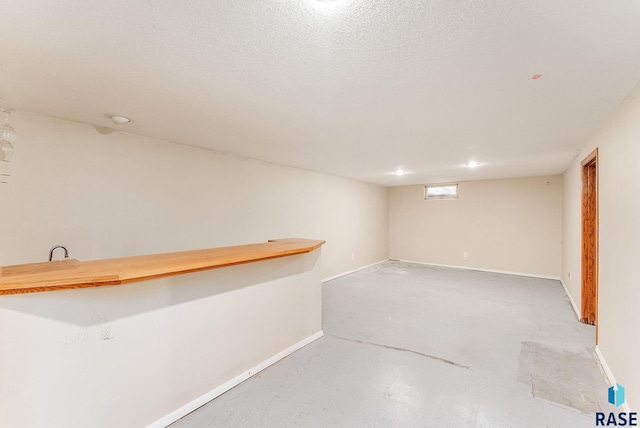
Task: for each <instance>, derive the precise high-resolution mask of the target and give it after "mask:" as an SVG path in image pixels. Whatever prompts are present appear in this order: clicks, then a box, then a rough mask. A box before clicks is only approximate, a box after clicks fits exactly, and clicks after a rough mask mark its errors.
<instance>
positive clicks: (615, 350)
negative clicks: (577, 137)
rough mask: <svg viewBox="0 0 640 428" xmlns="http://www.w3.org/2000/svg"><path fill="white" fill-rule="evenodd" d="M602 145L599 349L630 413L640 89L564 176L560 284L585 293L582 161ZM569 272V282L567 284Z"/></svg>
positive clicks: (637, 285)
mask: <svg viewBox="0 0 640 428" xmlns="http://www.w3.org/2000/svg"><path fill="white" fill-rule="evenodd" d="M596 147H598V159H599V171H598V172H599V216H600V218H599V240H600V242H599V263H598V267H599V278H598V282H599V283H598V333H599V344H598V346H599V348H600V351H601V352H602V354H603V356H604V358H605V360H606V362H607V364H608V365H609V367H610V368H611V370H612V372H613V375H614V376H615V377H616V381H617V382H618V383H620V384H621V385H623V386H624V387H625V388H626V397H627V401H628V402H629V403H630V405H631V407H632V408H635V406H637V404H638V403H639V402H640V398H639V397H640V364H638V357H639V355H640V347H639V346H638V340H637V337H638V329H640V263H639V261H640V172H639V169H638V160H640V86H638V87H636V88H635V90H634V91H633V92H632V93H631V94H630V95H629V96H628V97H627V99H626V100H625V101H624V102H623V103H622V105H621V106H620V108H619V109H618V110H617V111H616V112H615V113H614V114H613V115H612V117H611V118H610V120H609V122H608V123H607V125H606V126H604V127H603V128H602V129H601V130H600V131H599V132H598V133H597V134H596V135H595V136H594V137H593V138H592V139H591V140H590V141H589V142H588V143H587V144H586V145H585V147H584V149H583V150H582V152H581V153H580V154H579V155H578V156H577V158H576V159H575V160H574V162H573V163H572V164H571V166H570V167H569V168H568V169H567V171H566V172H565V173H564V210H563V211H564V219H563V223H564V237H563V238H564V254H563V267H562V278H563V280H564V282H565V284H566V286H567V289H568V290H569V292H570V294H571V296H572V298H573V300H574V301H575V302H576V304H577V305H578V306H579V305H580V293H581V283H580V275H581V261H580V257H581V220H580V219H581V166H580V163H581V161H582V160H583V159H584V158H585V157H586V156H587V155H588V154H589V153H591V151H592V150H593V149H594V148H596ZM569 273H571V278H569Z"/></svg>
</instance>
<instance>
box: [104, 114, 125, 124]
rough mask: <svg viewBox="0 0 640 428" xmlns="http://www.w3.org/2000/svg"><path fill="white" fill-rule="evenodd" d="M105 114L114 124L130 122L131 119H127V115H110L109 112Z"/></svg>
mask: <svg viewBox="0 0 640 428" xmlns="http://www.w3.org/2000/svg"><path fill="white" fill-rule="evenodd" d="M105 116H107V117H108V118H109V119H111V121H112V122H113V123H115V124H116V125H122V124H125V123H129V122H131V119H129V118H128V117H124V116H113V115H110V114H107V115H105Z"/></svg>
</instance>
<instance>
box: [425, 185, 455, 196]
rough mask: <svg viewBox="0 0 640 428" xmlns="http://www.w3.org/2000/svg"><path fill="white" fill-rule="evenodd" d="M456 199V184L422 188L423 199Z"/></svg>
mask: <svg viewBox="0 0 640 428" xmlns="http://www.w3.org/2000/svg"><path fill="white" fill-rule="evenodd" d="M457 197H458V185H457V184H440V185H437V186H424V198H425V199H456V198H457Z"/></svg>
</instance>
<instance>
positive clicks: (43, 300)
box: [0, 250, 322, 428]
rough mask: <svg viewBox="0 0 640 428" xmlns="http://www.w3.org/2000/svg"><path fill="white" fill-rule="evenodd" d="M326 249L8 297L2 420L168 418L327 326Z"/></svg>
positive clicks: (1, 339) (20, 423) (76, 423)
mask: <svg viewBox="0 0 640 428" xmlns="http://www.w3.org/2000/svg"><path fill="white" fill-rule="evenodd" d="M320 255H321V250H316V251H314V252H312V253H309V254H304V255H297V256H291V257H284V258H279V259H274V260H267V261H262V262H257V263H250V264H245V265H240V266H233V267H228V268H222V269H214V270H210V271H204V272H197V273H191V274H186V275H179V276H173V277H168V278H162V279H156V280H150V281H143V282H139V283H134V284H127V285H121V286H115V287H101V288H86V289H78V290H64V291H53V292H48V293H36V294H22V295H11V296H1V297H2V298H0V349H1V350H2V352H0V379H2V381H1V382H0V403H1V404H0V426H2V427H13V428H21V427H25V428H30V427H52V428H53V427H61V428H62V427H95V428H99V427H105V428H106V427H144V426H147V425H149V424H151V423H154V422H155V421H158V420H161V419H162V418H164V417H165V416H167V415H170V414H171V413H172V412H174V411H176V410H178V409H180V408H181V407H182V406H185V405H187V404H188V403H190V402H192V401H193V400H196V399H198V398H199V397H201V396H203V395H205V394H207V393H209V392H211V391H213V390H215V389H216V388H217V387H219V386H220V385H223V384H225V383H226V382H229V381H230V380H232V379H234V378H235V377H237V376H239V375H242V374H243V373H244V374H246V372H247V371H249V370H251V369H253V368H255V367H256V366H257V365H259V364H260V363H262V362H264V361H266V360H268V359H270V358H271V357H274V356H276V355H277V354H278V353H280V352H282V351H283V350H286V349H287V348H289V347H292V346H294V345H296V344H299V343H300V342H302V341H304V340H305V339H307V340H308V339H309V338H310V337H311V336H314V334H315V333H318V332H320V330H321V316H322V310H321V301H322V296H321V284H320V271H319V269H318V267H319V260H320V258H321V257H320ZM281 356H282V355H281ZM253 373H255V372H252V374H253ZM221 392H222V391H221ZM211 398H213V397H211ZM201 404H204V403H201ZM190 410H194V409H193V408H191V409H190ZM177 416H178V417H179V416H183V414H181V415H177ZM175 419H176V418H175V417H174V418H170V420H169V421H167V420H165V422H172V421H174V420H175ZM165 425H166V424H161V425H160V426H165Z"/></svg>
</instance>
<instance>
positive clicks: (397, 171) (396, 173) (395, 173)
mask: <svg viewBox="0 0 640 428" xmlns="http://www.w3.org/2000/svg"><path fill="white" fill-rule="evenodd" d="M392 174H393V175H405V174H407V171H405V170H404V169H397V170H395V171H393V172H392Z"/></svg>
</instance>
